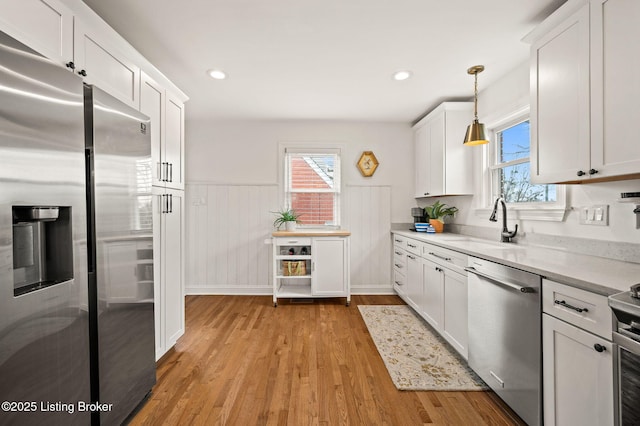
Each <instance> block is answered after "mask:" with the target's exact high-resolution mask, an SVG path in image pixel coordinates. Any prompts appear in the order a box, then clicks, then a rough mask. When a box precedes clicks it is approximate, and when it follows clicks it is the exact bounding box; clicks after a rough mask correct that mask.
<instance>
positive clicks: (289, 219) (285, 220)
mask: <svg viewBox="0 0 640 426" xmlns="http://www.w3.org/2000/svg"><path fill="white" fill-rule="evenodd" d="M272 213H275V214H276V220H274V221H273V226H274V227H275V228H276V229H278V230H279V229H280V227H281V226H282V225H284V229H285V230H287V231H295V230H296V223H298V218H299V217H300V215H299V214H298V213H296V211H295V210H293V209H282V210H280V211H277V212H272Z"/></svg>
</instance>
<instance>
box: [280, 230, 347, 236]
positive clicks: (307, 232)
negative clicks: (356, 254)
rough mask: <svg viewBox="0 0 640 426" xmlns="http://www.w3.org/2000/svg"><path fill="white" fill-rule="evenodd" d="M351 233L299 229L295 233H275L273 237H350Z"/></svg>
mask: <svg viewBox="0 0 640 426" xmlns="http://www.w3.org/2000/svg"><path fill="white" fill-rule="evenodd" d="M349 235H351V232H349V231H345V230H344V229H334V230H324V229H297V230H295V231H274V232H272V233H271V236H273V237H348V236H349Z"/></svg>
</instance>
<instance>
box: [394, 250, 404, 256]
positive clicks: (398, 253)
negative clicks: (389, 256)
mask: <svg viewBox="0 0 640 426" xmlns="http://www.w3.org/2000/svg"><path fill="white" fill-rule="evenodd" d="M394 253H395V254H397V255H398V256H402V253H401V252H399V251H395V252H394Z"/></svg>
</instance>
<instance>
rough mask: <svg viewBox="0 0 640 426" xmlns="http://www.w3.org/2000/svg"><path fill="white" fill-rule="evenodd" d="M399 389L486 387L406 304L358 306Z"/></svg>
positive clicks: (470, 388) (456, 389) (461, 389)
mask: <svg viewBox="0 0 640 426" xmlns="http://www.w3.org/2000/svg"><path fill="white" fill-rule="evenodd" d="M358 309H360V314H361V315H362V318H363V319H364V322H365V324H366V325H367V328H368V329H369V334H371V337H372V338H373V341H374V342H375V344H376V347H377V348H378V352H379V353H380V356H381V357H382V360H383V361H384V364H385V366H386V367H387V371H389V375H390V376H391V380H393V383H394V384H395V385H396V387H397V388H398V389H400V390H431V391H477V390H488V389H489V388H488V386H487V385H486V384H485V383H484V382H483V381H482V380H481V379H480V378H479V377H478V376H477V375H476V374H475V373H474V372H473V370H471V368H469V366H468V365H467V363H466V361H465V360H464V359H462V358H461V357H460V356H459V355H458V354H457V352H456V351H455V349H453V348H451V347H450V346H449V344H448V343H447V342H446V341H445V340H444V339H443V338H441V337H440V336H438V335H437V334H436V333H434V332H433V331H432V330H431V327H430V326H429V325H427V324H426V322H424V321H423V320H422V319H421V318H419V317H418V316H417V315H416V314H415V313H414V312H413V310H412V309H411V308H410V307H408V306H406V305H388V306H387V305H380V306H375V305H374V306H367V305H362V306H358Z"/></svg>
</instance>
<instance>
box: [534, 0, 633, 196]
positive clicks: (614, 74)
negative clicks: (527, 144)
mask: <svg viewBox="0 0 640 426" xmlns="http://www.w3.org/2000/svg"><path fill="white" fill-rule="evenodd" d="M576 7H579V8H578V9H577V10H576ZM639 21H640V3H639V2H637V1H634V0H591V2H590V3H589V2H587V1H586V0H585V1H583V2H582V6H580V2H570V3H566V4H565V5H564V6H562V7H561V8H560V9H558V11H557V12H555V13H554V14H552V15H551V16H550V17H549V18H548V19H547V20H546V21H545V22H544V23H543V24H542V25H541V26H540V28H539V29H538V30H536V31H534V33H532V35H531V36H530V37H529V38H530V39H531V40H532V41H533V44H532V47H531V145H532V148H531V180H532V182H534V183H553V182H569V183H571V182H586V181H602V180H618V179H631V178H637V177H640V144H637V143H635V141H634V140H632V139H631V138H632V137H633V135H634V132H633V130H634V129H633V128H632V126H634V127H635V122H634V119H637V117H638V116H640V105H639V104H638V103H637V101H636V99H638V96H640V77H639V76H638V74H637V72H636V70H637V67H638V66H640V59H639V57H638V55H637V46H635V44H634V43H632V42H630V40H637V39H639V38H640V29H639V28H638V26H637V22H639Z"/></svg>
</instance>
